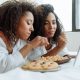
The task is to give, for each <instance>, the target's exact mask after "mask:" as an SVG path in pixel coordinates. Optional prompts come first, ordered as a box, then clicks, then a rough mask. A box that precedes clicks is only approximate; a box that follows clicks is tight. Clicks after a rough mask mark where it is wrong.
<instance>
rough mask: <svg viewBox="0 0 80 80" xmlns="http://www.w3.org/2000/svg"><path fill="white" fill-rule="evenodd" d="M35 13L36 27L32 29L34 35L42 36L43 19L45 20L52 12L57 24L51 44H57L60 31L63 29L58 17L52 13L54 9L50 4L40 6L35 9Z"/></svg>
mask: <svg viewBox="0 0 80 80" xmlns="http://www.w3.org/2000/svg"><path fill="white" fill-rule="evenodd" d="M36 12H37V22H36V27H34V30H35V31H34V35H36V36H37V35H40V36H44V32H43V30H44V23H45V19H46V18H47V16H48V14H49V13H50V12H52V13H53V14H54V15H55V17H56V23H57V30H56V32H55V35H54V36H53V37H52V40H51V41H52V42H55V43H56V42H57V40H58V38H59V36H60V34H61V32H62V29H63V25H62V23H61V22H60V20H59V18H58V16H57V15H56V13H55V12H54V8H53V6H52V5H51V4H41V5H39V6H37V7H36Z"/></svg>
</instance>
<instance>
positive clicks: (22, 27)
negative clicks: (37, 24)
mask: <svg viewBox="0 0 80 80" xmlns="http://www.w3.org/2000/svg"><path fill="white" fill-rule="evenodd" d="M33 22H34V17H33V14H32V13H31V12H26V13H25V15H23V16H21V17H20V20H19V23H18V25H17V36H18V37H19V38H21V39H23V40H27V39H28V38H29V36H30V35H31V32H32V31H34V29H33Z"/></svg>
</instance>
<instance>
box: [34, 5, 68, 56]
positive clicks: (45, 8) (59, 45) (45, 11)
mask: <svg viewBox="0 0 80 80" xmlns="http://www.w3.org/2000/svg"><path fill="white" fill-rule="evenodd" d="M36 12H37V18H38V20H37V21H38V22H37V24H36V26H37V27H35V31H34V35H40V36H43V37H46V38H47V39H48V41H49V45H47V46H46V47H45V49H46V51H47V54H45V55H44V56H53V55H56V54H61V55H63V54H65V53H64V52H66V51H67V49H66V48H65V45H66V43H67V39H66V36H65V33H64V31H63V26H62V24H61V22H60V20H59V18H58V16H57V15H56V13H55V12H54V8H53V6H52V5H50V4H42V5H39V6H37V8H36Z"/></svg>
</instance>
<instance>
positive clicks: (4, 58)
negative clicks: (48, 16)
mask: <svg viewBox="0 0 80 80" xmlns="http://www.w3.org/2000/svg"><path fill="white" fill-rule="evenodd" d="M34 7H35V6H34V5H32V4H31V3H28V2H13V1H12V2H11V1H9V2H5V3H3V4H2V5H0V11H1V13H0V73H2V72H7V71H9V70H11V69H14V68H16V67H18V66H22V65H23V64H24V63H25V61H28V58H30V56H31V58H34V59H35V58H36V57H38V56H41V55H43V51H42V53H41V52H40V55H38V54H37V52H36V49H34V48H37V47H38V49H41V50H43V48H41V47H40V46H43V45H47V44H48V40H47V39H46V38H45V37H41V36H37V37H35V38H34V39H33V40H31V41H29V37H30V35H31V32H32V31H34V28H33V24H34V22H35V18H34V17H35V15H36V14H35V9H34ZM31 54H32V55H31ZM37 55H38V56H37Z"/></svg>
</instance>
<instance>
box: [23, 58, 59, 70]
mask: <svg viewBox="0 0 80 80" xmlns="http://www.w3.org/2000/svg"><path fill="white" fill-rule="evenodd" d="M58 66H59V65H58V64H57V63H56V62H54V61H50V60H45V58H44V59H43V58H41V59H39V60H35V61H31V62H29V63H27V64H26V65H24V66H22V68H23V69H28V70H49V69H55V68H58Z"/></svg>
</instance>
